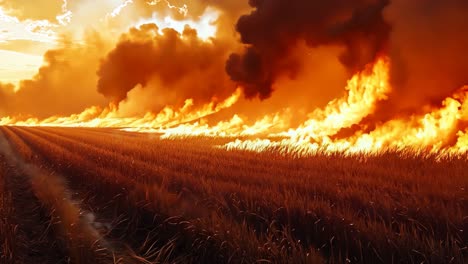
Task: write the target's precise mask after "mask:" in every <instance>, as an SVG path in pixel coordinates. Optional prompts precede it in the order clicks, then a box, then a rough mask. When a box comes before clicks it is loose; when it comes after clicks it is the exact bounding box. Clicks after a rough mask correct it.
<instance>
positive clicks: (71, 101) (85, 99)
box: [0, 32, 106, 118]
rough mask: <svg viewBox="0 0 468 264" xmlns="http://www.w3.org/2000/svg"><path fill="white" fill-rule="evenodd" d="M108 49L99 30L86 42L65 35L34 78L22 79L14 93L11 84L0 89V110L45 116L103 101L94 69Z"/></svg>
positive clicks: (99, 103)
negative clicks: (70, 40) (98, 32)
mask: <svg viewBox="0 0 468 264" xmlns="http://www.w3.org/2000/svg"><path fill="white" fill-rule="evenodd" d="M105 49H106V48H105V44H104V43H103V42H102V40H101V39H100V38H99V35H98V34H96V33H91V32H90V33H88V36H87V37H86V40H85V43H84V44H83V45H81V44H74V43H71V42H69V41H68V39H66V38H64V39H63V40H62V43H61V44H60V47H59V48H57V49H53V50H49V51H47V52H46V53H45V55H44V65H43V66H42V67H41V68H40V69H39V71H38V72H37V74H36V75H35V76H34V77H33V78H32V79H29V80H22V81H21V82H20V84H19V89H18V91H16V92H12V91H11V86H9V87H10V89H3V88H2V89H1V90H0V102H1V104H0V113H1V114H2V115H9V116H25V117H27V116H29V115H31V114H32V113H33V114H34V117H38V118H45V117H49V116H53V115H70V114H73V113H77V112H81V111H82V110H83V109H85V108H86V107H88V106H89V105H102V104H104V103H105V98H104V97H103V96H102V95H100V94H99V93H97V92H96V84H97V77H96V75H95V70H92V69H96V68H97V65H98V64H99V58H100V56H101V52H102V51H103V50H105ZM90 69H91V70H90ZM7 88H8V87H7ZM2 91H3V92H2Z"/></svg>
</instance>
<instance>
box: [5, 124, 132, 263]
mask: <svg viewBox="0 0 468 264" xmlns="http://www.w3.org/2000/svg"><path fill="white" fill-rule="evenodd" d="M0 169H2V175H3V187H4V190H5V191H8V195H9V197H11V199H10V204H11V207H12V208H13V212H14V213H13V214H11V215H10V216H9V218H10V221H11V222H13V223H14V224H16V228H15V230H14V233H15V236H16V240H15V247H16V248H15V252H18V253H20V255H12V256H11V258H9V259H8V261H7V260H5V262H1V263H2V264H3V263H5V264H7V263H83V264H85V263H138V262H137V261H136V260H135V254H133V253H132V252H131V251H129V249H127V248H125V247H123V246H122V247H120V248H118V249H117V247H115V246H114V245H121V243H117V241H116V240H115V241H112V242H110V240H111V239H112V238H109V241H107V238H106V236H108V235H109V229H110V225H109V224H106V223H104V222H103V221H104V220H103V218H99V220H98V217H97V216H96V214H95V213H93V212H91V211H90V210H84V209H83V208H85V207H86V208H87V209H91V208H92V205H89V204H86V205H84V204H82V203H81V201H82V200H81V197H82V196H83V195H80V193H79V191H74V190H71V189H69V187H68V186H67V183H66V181H65V178H64V177H62V176H60V175H57V174H56V173H54V172H52V171H50V170H47V169H46V168H42V167H41V168H39V167H37V166H35V165H33V164H30V163H27V162H25V161H24V160H22V158H21V157H20V156H19V155H18V154H17V153H15V151H14V150H13V149H12V148H11V146H10V144H9V142H8V140H7V139H6V138H5V136H4V134H3V132H2V131H1V130H0ZM81 191H84V190H81ZM100 221H102V222H100ZM0 242H1V241H0ZM0 244H1V243H0ZM0 253H1V251H0ZM0 256H2V257H3V255H2V254H0ZM5 259H6V258H5ZM0 260H2V259H1V258H0Z"/></svg>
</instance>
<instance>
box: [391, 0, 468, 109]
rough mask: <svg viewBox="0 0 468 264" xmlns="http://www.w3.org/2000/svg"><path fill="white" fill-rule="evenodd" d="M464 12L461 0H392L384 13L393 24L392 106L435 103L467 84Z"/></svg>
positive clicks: (467, 29)
mask: <svg viewBox="0 0 468 264" xmlns="http://www.w3.org/2000/svg"><path fill="white" fill-rule="evenodd" d="M467 17H468V1H465V0H446V1H438V0H425V1H421V0H417V1H405V0H392V3H391V5H389V6H388V8H387V9H386V10H385V18H386V20H387V21H388V22H389V23H390V24H391V25H392V33H391V37H390V41H389V55H390V57H391V61H392V69H391V78H392V80H391V81H392V86H393V88H394V92H393V94H392V95H391V97H390V103H391V105H392V108H394V109H393V110H394V111H411V112H413V111H415V110H419V109H421V106H422V105H425V104H430V103H432V104H434V103H437V104H438V103H440V102H441V101H442V100H443V99H444V98H445V97H448V96H451V95H452V94H453V92H454V91H455V90H457V89H459V88H461V87H462V86H463V85H465V84H468V59H467V49H468V19H467ZM387 111H388V109H387Z"/></svg>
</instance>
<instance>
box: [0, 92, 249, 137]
mask: <svg viewBox="0 0 468 264" xmlns="http://www.w3.org/2000/svg"><path fill="white" fill-rule="evenodd" d="M241 94H242V93H241V90H240V89H237V90H236V91H235V92H234V93H233V94H232V95H231V96H229V97H228V98H227V99H225V100H224V101H222V102H217V100H216V99H214V100H213V101H212V102H210V103H208V104H205V105H203V106H201V107H196V106H195V104H194V100H193V99H187V100H185V104H184V105H183V106H182V107H181V108H179V109H174V108H173V107H170V106H166V107H165V108H164V109H163V110H161V111H160V112H159V113H157V114H154V113H151V112H148V113H146V114H145V115H144V116H143V117H122V116H121V115H120V113H119V111H118V108H117V107H116V106H115V105H112V104H111V105H109V106H108V107H106V108H104V109H101V108H100V107H97V106H93V107H90V108H88V109H86V110H84V111H83V112H82V113H80V114H75V115H71V116H68V117H58V116H54V117H50V118H47V119H44V120H38V119H37V118H29V119H27V120H24V121H17V120H16V119H15V118H11V117H4V118H2V119H0V125H16V126H43V127H109V128H125V130H128V131H144V130H145V129H146V130H151V129H154V128H160V129H162V128H165V127H172V126H175V125H179V124H182V123H186V122H191V121H193V120H197V119H200V118H202V117H206V116H209V115H212V114H214V113H217V112H219V111H221V110H223V109H226V108H229V107H231V106H232V105H234V104H235V103H236V102H237V101H238V100H239V98H240V96H241ZM151 131H153V130H151Z"/></svg>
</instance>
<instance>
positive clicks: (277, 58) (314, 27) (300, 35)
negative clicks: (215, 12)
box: [226, 0, 390, 99]
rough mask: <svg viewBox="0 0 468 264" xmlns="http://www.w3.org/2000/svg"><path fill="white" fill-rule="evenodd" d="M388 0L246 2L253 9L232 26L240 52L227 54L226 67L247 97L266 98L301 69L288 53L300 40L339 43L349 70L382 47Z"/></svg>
mask: <svg viewBox="0 0 468 264" xmlns="http://www.w3.org/2000/svg"><path fill="white" fill-rule="evenodd" d="M388 2H389V0H374V1H371V0H355V1H349V0H332V1H315V0H294V1H290V0H250V1H249V4H250V5H251V7H253V8H254V11H252V12H251V13H250V14H249V15H244V16H242V17H240V18H239V20H238V21H237V25H236V29H237V31H238V32H239V34H240V37H241V41H242V43H243V44H245V45H246V48H245V51H244V52H243V53H242V54H237V53H234V54H232V55H231V56H230V58H229V59H228V61H227V63H226V71H227V72H228V74H229V75H230V76H231V78H232V80H233V81H235V82H237V83H239V84H241V85H242V86H243V87H244V90H245V94H246V96H247V97H250V98H252V97H256V96H258V97H260V98H261V99H265V98H268V97H270V95H271V93H272V85H273V83H274V82H275V81H276V80H277V79H278V78H279V77H280V76H281V75H285V74H286V75H290V76H292V77H294V75H295V73H296V72H297V71H298V70H299V69H300V67H301V65H300V62H299V61H296V60H291V59H290V58H289V54H290V52H291V51H292V50H293V49H294V47H295V46H296V45H297V43H298V42H299V41H303V40H305V41H306V43H307V45H308V46H309V47H319V46H324V45H338V46H343V47H345V51H344V52H343V53H342V54H341V56H340V60H341V62H342V63H343V64H344V65H346V66H347V68H348V69H349V70H350V71H356V70H358V69H361V68H362V67H363V66H364V65H365V64H367V63H369V62H371V61H373V60H374V59H375V58H376V56H377V54H378V53H379V52H381V51H382V50H383V49H384V48H385V45H386V43H387V40H388V35H389V32H390V26H389V25H388V24H387V23H386V22H385V21H384V19H383V15H382V12H383V10H384V8H385V7H386V6H387V5H388Z"/></svg>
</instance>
